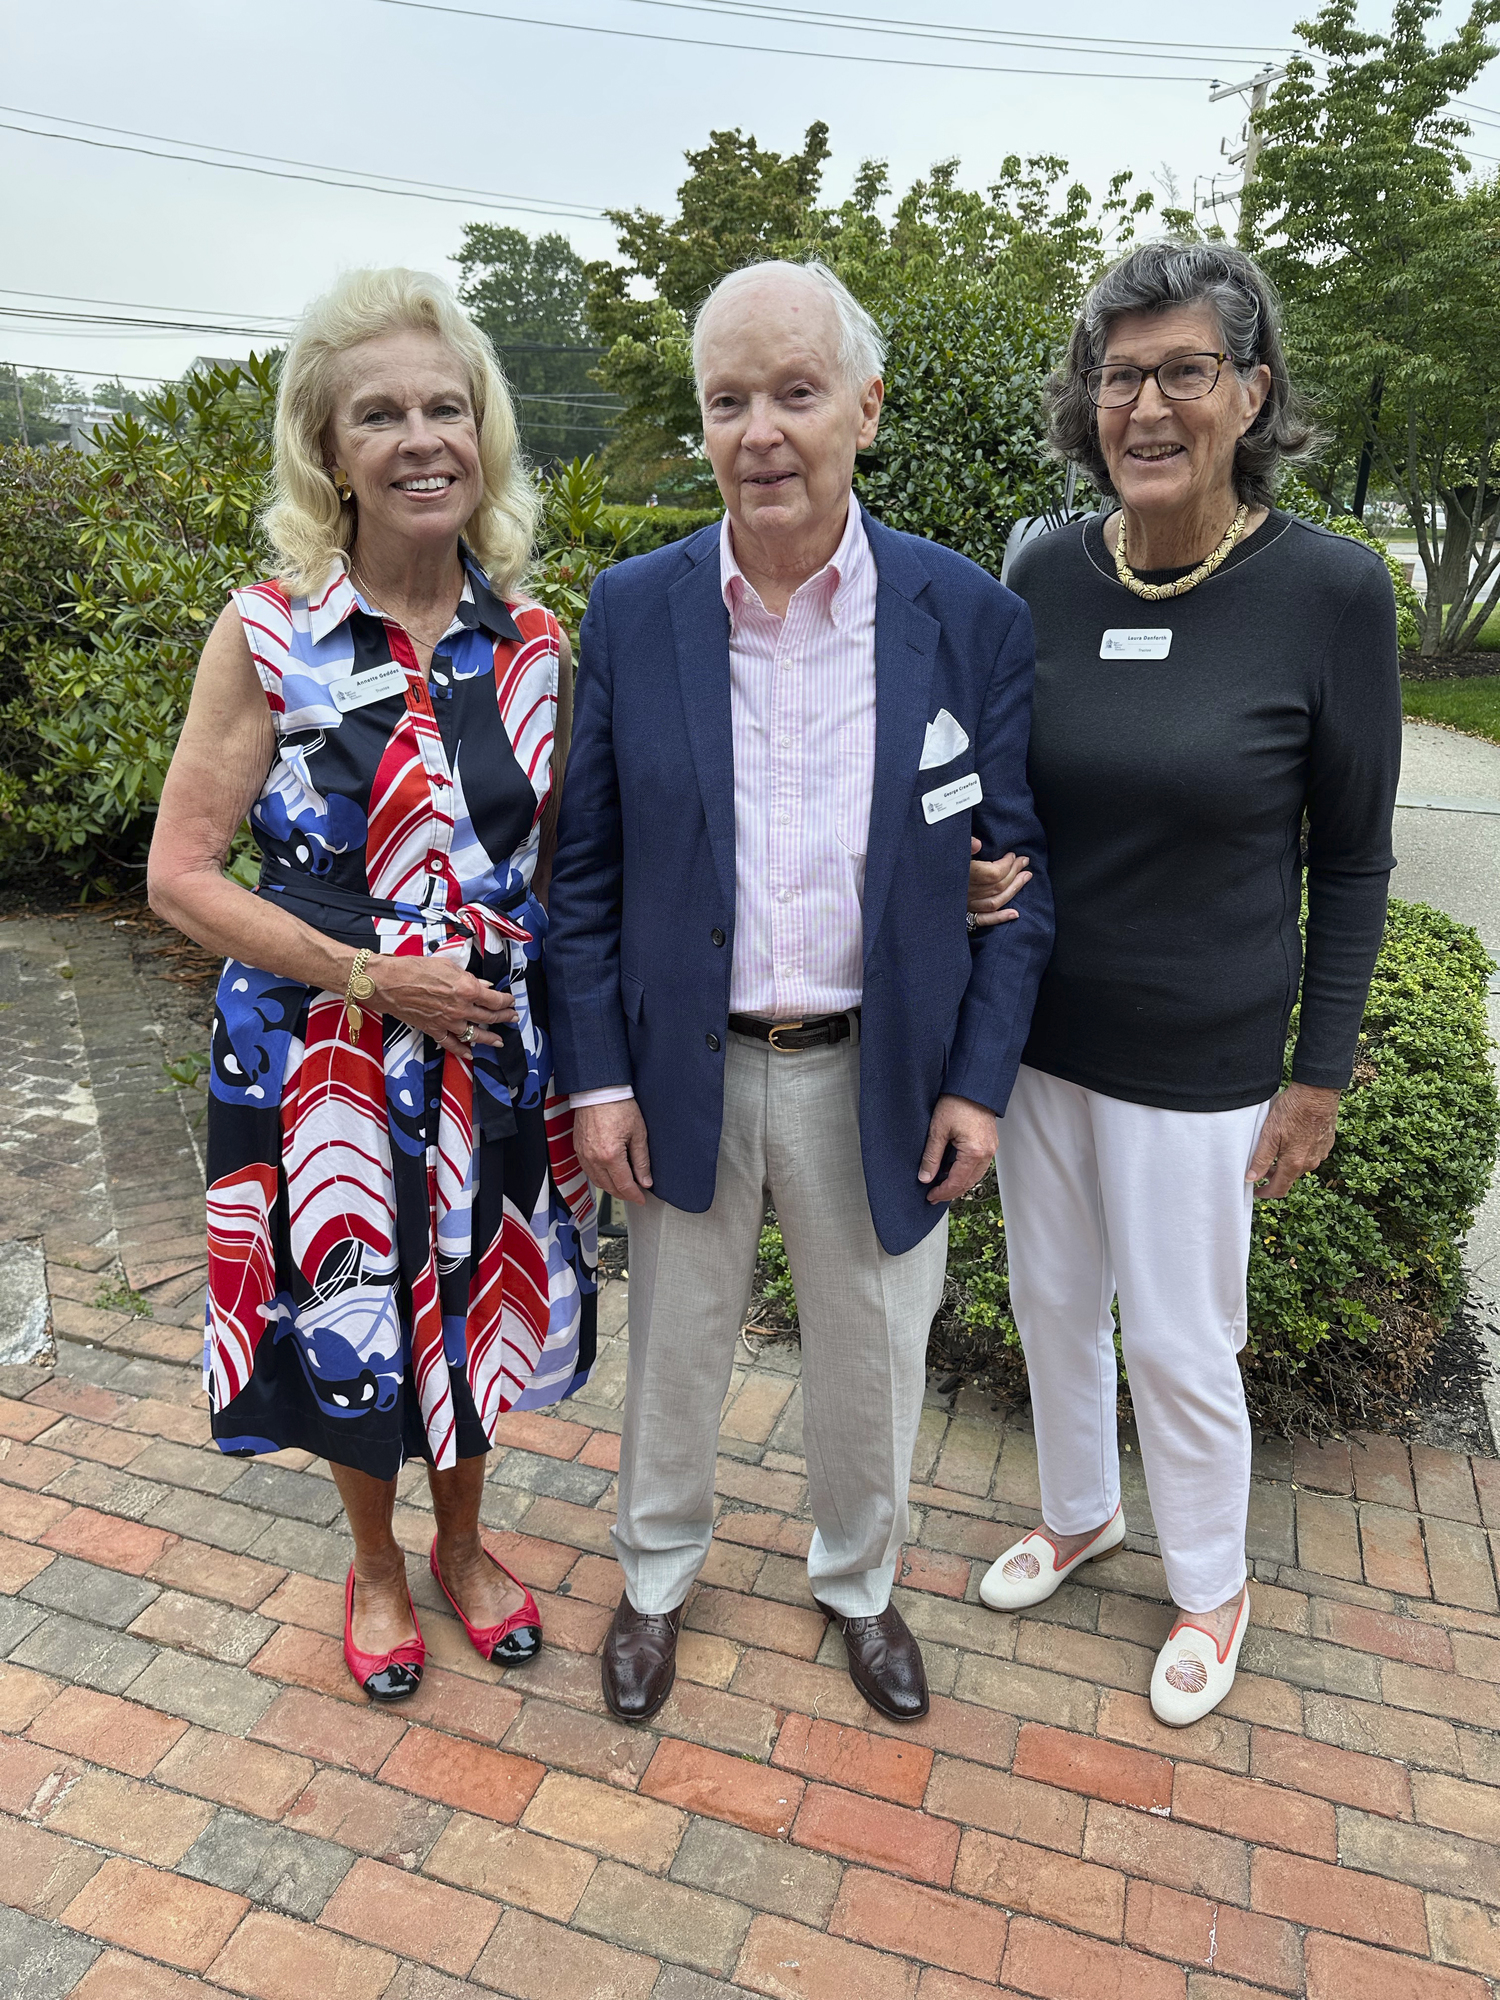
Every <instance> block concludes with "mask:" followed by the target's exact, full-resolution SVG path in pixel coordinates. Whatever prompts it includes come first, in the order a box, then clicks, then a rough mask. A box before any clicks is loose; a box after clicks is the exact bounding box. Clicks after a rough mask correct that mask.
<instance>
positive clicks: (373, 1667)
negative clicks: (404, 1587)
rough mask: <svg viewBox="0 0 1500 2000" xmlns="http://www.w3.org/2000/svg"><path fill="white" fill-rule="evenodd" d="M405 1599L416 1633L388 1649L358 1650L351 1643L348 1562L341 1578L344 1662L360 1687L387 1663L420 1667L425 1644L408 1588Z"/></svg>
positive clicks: (351, 1580)
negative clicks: (388, 1651)
mask: <svg viewBox="0 0 1500 2000" xmlns="http://www.w3.org/2000/svg"><path fill="white" fill-rule="evenodd" d="M406 1601H407V1603H408V1604H409V1605H411V1622H412V1624H413V1625H416V1626H417V1636H416V1637H415V1638H414V1639H403V1640H402V1642H401V1644H400V1645H399V1646H397V1647H396V1648H395V1650H394V1651H393V1652H390V1653H364V1652H361V1651H360V1649H359V1647H358V1646H356V1645H355V1643H354V1565H353V1563H350V1565H349V1574H348V1576H347V1577H346V1578H345V1580H344V1665H345V1666H346V1667H347V1668H348V1669H349V1671H350V1673H351V1674H353V1676H354V1678H355V1679H356V1680H357V1681H358V1682H359V1684H360V1686H361V1687H364V1686H366V1684H367V1683H368V1682H369V1681H371V1680H372V1679H373V1678H374V1676H375V1675H376V1674H383V1673H384V1672H385V1670H386V1668H387V1667H417V1668H420V1667H422V1666H423V1665H424V1664H425V1663H426V1659H427V1647H426V1644H425V1642H424V1640H423V1638H422V1628H421V1626H420V1625H417V1607H416V1606H415V1605H414V1604H412V1601H411V1592H410V1591H409V1590H408V1591H407V1593H406Z"/></svg>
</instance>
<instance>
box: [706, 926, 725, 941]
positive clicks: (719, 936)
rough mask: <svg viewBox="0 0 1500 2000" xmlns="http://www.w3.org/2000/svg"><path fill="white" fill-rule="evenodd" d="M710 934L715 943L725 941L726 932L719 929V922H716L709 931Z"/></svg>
mask: <svg viewBox="0 0 1500 2000" xmlns="http://www.w3.org/2000/svg"><path fill="white" fill-rule="evenodd" d="M709 936H710V937H711V938H712V939H713V941H714V943H715V944H722V943H723V942H724V933H723V932H722V931H721V930H720V929H719V926H718V925H717V924H715V925H714V927H713V929H712V930H711V931H710V932H709Z"/></svg>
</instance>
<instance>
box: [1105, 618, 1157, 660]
mask: <svg viewBox="0 0 1500 2000" xmlns="http://www.w3.org/2000/svg"><path fill="white" fill-rule="evenodd" d="M1171 650H1172V634H1171V632H1170V631H1165V632H1131V631H1127V630H1126V629H1125V628H1124V627H1123V626H1118V625H1116V626H1111V628H1110V629H1109V631H1107V632H1106V633H1105V635H1104V637H1103V638H1102V639H1101V640H1100V641H1099V657H1100V659H1101V660H1164V659H1165V658H1166V657H1167V655H1168V653H1170V652H1171Z"/></svg>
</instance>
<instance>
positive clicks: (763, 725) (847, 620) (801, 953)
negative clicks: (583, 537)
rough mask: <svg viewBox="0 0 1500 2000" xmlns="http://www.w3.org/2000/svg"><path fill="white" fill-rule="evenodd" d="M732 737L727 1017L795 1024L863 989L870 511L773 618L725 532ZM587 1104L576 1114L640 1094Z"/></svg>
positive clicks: (854, 520)
mask: <svg viewBox="0 0 1500 2000" xmlns="http://www.w3.org/2000/svg"><path fill="white" fill-rule="evenodd" d="M719 577H720V581H721V587H722V589H723V592H724V602H725V604H726V605H727V606H728V608H729V704H730V720H731V724H732V727H733V730H734V855H735V906H736V917H735V927H734V963H733V965H732V966H731V967H730V975H729V1009H730V1012H731V1013H734V1014H760V1015H763V1016H764V1017H765V1018H766V1019H768V1020H776V1021H796V1020H800V1019H803V1018H805V1017H806V1016H809V1015H812V1014H838V1013H842V1012H843V1011H844V1010H845V1009H846V1008H849V1007H857V1006H858V1005H859V1004H860V997H861V994H862V993H863V991H864V908H863V905H864V888H865V848H866V845H867V843H868V840H869V832H870V794H871V791H872V789H873V787H874V783H875V586H876V583H877V580H878V579H877V576H876V571H875V558H874V557H873V556H872V555H871V553H870V543H869V539H868V537H867V536H866V534H865V525H864V520H863V518H862V516H861V514H860V507H859V502H858V501H857V500H855V499H854V498H853V496H852V495H851V496H850V500H849V520H848V524H847V525H846V527H845V529H844V535H843V539H842V541H841V542H840V543H839V546H838V549H837V551H836V552H835V554H834V557H833V560H832V561H831V562H830V563H828V564H827V565H826V567H824V568H823V569H820V570H819V571H818V573H817V575H816V576H812V577H809V578H808V580H807V582H806V583H804V584H801V585H799V587H798V588H797V589H796V590H795V591H794V592H793V593H792V599H791V602H790V603H789V604H788V605H787V608H786V616H785V617H784V618H777V617H776V616H775V615H774V614H773V613H771V612H769V611H767V609H766V608H765V606H764V605H763V604H762V603H761V601H760V598H759V596H758V595H757V594H756V592H755V590H754V589H753V588H752V587H751V585H750V584H749V583H748V582H747V581H746V579H745V575H744V572H743V571H742V570H741V568H740V566H739V564H738V563H737V562H736V561H735V557H734V541H733V538H732V534H731V530H730V525H729V516H728V515H727V514H726V515H725V516H724V524H723V527H722V528H721V530H720V533H719ZM633 1095H634V1092H633V1091H632V1090H631V1088H630V1086H629V1084H616V1085H612V1086H605V1087H603V1088H601V1089H599V1090H584V1091H579V1092H578V1093H577V1094H576V1095H575V1096H574V1097H573V1100H572V1102H573V1106H574V1108H575V1109H577V1110H581V1109H582V1108H583V1107H584V1106H585V1105H589V1104H609V1103H614V1102H617V1101H618V1100H620V1099H622V1098H627V1097H631V1096H633Z"/></svg>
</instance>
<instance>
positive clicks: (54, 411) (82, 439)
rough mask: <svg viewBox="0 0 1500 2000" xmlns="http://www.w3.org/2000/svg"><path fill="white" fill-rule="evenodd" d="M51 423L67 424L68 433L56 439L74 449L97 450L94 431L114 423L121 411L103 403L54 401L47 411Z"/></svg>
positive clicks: (83, 450) (82, 450)
mask: <svg viewBox="0 0 1500 2000" xmlns="http://www.w3.org/2000/svg"><path fill="white" fill-rule="evenodd" d="M45 414H46V418H47V421H48V423H49V424H66V425H67V427H68V434H67V436H66V437H61V438H58V439H57V440H56V442H57V443H58V444H60V445H66V446H68V447H69V448H70V449H71V450H73V451H81V452H91V451H97V450H98V448H99V447H98V446H97V445H96V444H95V442H94V432H95V431H96V430H97V429H98V428H100V427H101V426H108V425H110V424H112V423H113V422H114V420H115V418H116V417H117V416H119V414H120V412H119V411H118V410H110V409H106V408H105V407H104V406H103V404H101V403H54V404H53V405H52V407H51V408H50V409H49V410H48V411H46V412H45Z"/></svg>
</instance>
